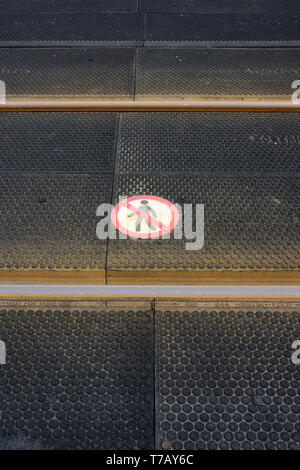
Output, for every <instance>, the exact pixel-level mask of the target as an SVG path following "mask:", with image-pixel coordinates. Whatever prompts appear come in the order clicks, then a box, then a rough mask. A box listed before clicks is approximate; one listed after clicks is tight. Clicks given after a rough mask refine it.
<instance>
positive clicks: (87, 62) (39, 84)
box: [0, 47, 134, 99]
mask: <svg viewBox="0 0 300 470" xmlns="http://www.w3.org/2000/svg"><path fill="white" fill-rule="evenodd" d="M0 62H1V64H2V67H1V79H2V80H4V81H5V83H6V95H7V98H10V97H11V96H13V97H15V98H16V99H21V98H22V97H25V98H27V99H28V98H30V97H31V98H32V99H34V98H35V97H37V98H40V97H41V96H46V97H48V98H50V99H53V97H54V98H55V97H60V98H65V99H73V98H75V99H76V98H77V99H78V98H80V97H81V98H85V99H95V98H101V99H105V98H108V99H117V98H118V99H132V98H133V86H134V50H133V49H127V48H97V47H92V48H75V49H74V48H72V49H71V48H68V49H63V48H52V49H50V48H49V49H48V48H42V49H38V48H29V49H26V48H15V49H13V48H8V49H5V48H2V49H0Z"/></svg>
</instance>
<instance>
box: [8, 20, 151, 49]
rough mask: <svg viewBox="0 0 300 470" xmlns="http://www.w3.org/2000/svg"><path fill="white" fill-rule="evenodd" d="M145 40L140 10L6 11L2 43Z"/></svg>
mask: <svg viewBox="0 0 300 470" xmlns="http://www.w3.org/2000/svg"><path fill="white" fill-rule="evenodd" d="M142 41H143V15H142V14H139V13H65V14H61V13H57V14H52V13H51V14H47V15H45V14H32V15H30V14H23V15H4V16H1V19H0V46H2V47H3V46H21V47H25V46H27V45H29V46H32V45H33V46H38V45H41V46H59V45H61V46H63V45H65V46H66V45H71V46H72V45H79V46H89V45H118V44H125V45H136V44H139V43H141V42H142Z"/></svg>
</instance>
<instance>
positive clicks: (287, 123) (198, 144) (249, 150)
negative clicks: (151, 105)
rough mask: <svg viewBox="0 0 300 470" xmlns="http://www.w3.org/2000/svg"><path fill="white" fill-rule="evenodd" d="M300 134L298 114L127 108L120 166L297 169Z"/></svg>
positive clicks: (145, 169) (139, 169)
mask: <svg viewBox="0 0 300 470" xmlns="http://www.w3.org/2000/svg"><path fill="white" fill-rule="evenodd" d="M299 135H300V121H299V116H298V115H297V114H296V113H262V112H259V113H234V112H227V113H220V112H219V113H217V112H214V113H211V112H207V113H205V112H197V113H170V112H165V113H126V114H122V115H121V116H120V131H119V145H118V158H117V171H118V172H120V173H128V174H130V173H143V174H145V173H157V174H162V173H168V174H173V173H181V174H182V173H192V174H195V172H224V173H235V172H240V173H244V174H247V173H250V172H255V173H258V172H264V173H267V172H269V173H270V172H271V173H278V174H279V173H290V174H293V173H294V172H299V171H300V162H299V145H300V137H299ZM278 178H279V176H278Z"/></svg>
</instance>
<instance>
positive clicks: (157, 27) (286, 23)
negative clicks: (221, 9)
mask: <svg viewBox="0 0 300 470" xmlns="http://www.w3.org/2000/svg"><path fill="white" fill-rule="evenodd" d="M145 41H146V42H145V44H146V45H162V44H166V45H169V44H173V45H176V44H178V45H180V44H189V43H195V44H203V45H214V44H216V45H220V46H221V45H225V46H226V45H235V46H243V45H244V46H245V45H251V46H253V45H255V46H260V45H263V46H264V45H270V46H271V45H274V44H275V43H276V45H281V44H282V45H285V44H293V45H295V46H296V45H299V44H300V15H295V14H293V15H287V14H269V15H261V14H250V15H233V14H214V15H211V14H203V15H201V14H199V15H196V14H176V13H156V14H152V13H149V14H147V15H146V33H145Z"/></svg>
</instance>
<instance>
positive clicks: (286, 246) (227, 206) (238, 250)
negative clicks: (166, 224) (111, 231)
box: [107, 173, 299, 279]
mask: <svg viewBox="0 0 300 470" xmlns="http://www.w3.org/2000/svg"><path fill="white" fill-rule="evenodd" d="M114 181H115V183H114V197H113V201H114V204H116V203H117V202H119V197H124V196H134V195H142V194H149V195H155V196H159V197H163V198H165V199H167V200H169V201H171V202H172V203H178V204H180V205H181V206H183V204H184V203H185V204H187V203H190V204H197V203H198V204H204V212H205V218H204V237H205V241H204V246H203V248H202V249H199V248H198V249H197V250H193V251H191V250H190V251H188V250H186V245H185V243H186V241H188V240H187V239H186V238H185V237H184V236H183V238H182V239H181V240H180V239H179V240H178V239H176V240H175V239H174V234H173V233H172V234H170V239H169V240H167V239H152V240H151V239H149V240H147V239H131V238H128V239H126V240H109V248H108V259H107V271H108V276H109V275H110V273H109V272H110V270H111V271H118V272H119V273H122V272H123V276H124V279H125V278H126V273H127V272H128V270H129V271H130V270H132V271H140V272H141V274H142V272H143V271H156V272H159V271H170V272H172V271H175V272H180V271H191V272H193V271H194V272H195V271H198V272H199V271H206V272H209V271H211V272H216V271H226V270H228V271H234V270H237V271H244V272H248V271H251V270H267V271H270V270H274V271H276V270H278V271H281V270H284V271H285V270H287V271H289V270H295V272H296V271H297V269H299V256H298V254H299V237H298V232H299V215H298V205H299V176H297V175H292V174H276V173H275V174H273V175H272V174H265V173H256V174H252V175H247V174H244V175H243V174H235V175H230V174H227V175H226V174H225V175H224V174H223V175H217V174H211V175H208V174H203V173H198V174H196V175H194V176H192V175H178V174H175V175H174V174H172V173H169V174H163V175H160V176H159V175H158V174H156V175H153V174H150V173H149V174H147V173H144V174H135V175H133V174H131V175H119V176H116V177H115V180H114ZM193 207H194V210H195V206H193ZM193 220H195V215H194V216H193ZM193 228H194V229H195V226H193ZM198 233H200V232H199V230H198ZM201 233H202V232H201ZM194 248H196V246H195V247H194ZM178 279H180V276H178Z"/></svg>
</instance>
